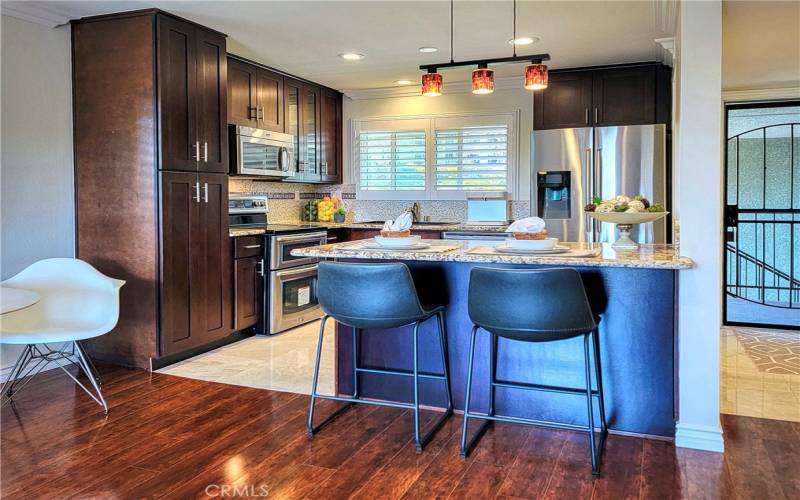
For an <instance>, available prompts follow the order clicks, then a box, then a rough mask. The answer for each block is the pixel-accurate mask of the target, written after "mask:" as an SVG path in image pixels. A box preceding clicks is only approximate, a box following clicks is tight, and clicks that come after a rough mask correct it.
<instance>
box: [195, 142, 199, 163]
mask: <svg viewBox="0 0 800 500" xmlns="http://www.w3.org/2000/svg"><path fill="white" fill-rule="evenodd" d="M194 159H195V160H197V161H200V141H195V143H194Z"/></svg>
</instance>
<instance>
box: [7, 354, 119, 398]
mask: <svg viewBox="0 0 800 500" xmlns="http://www.w3.org/2000/svg"><path fill="white" fill-rule="evenodd" d="M64 360H66V361H69V362H70V363H72V364H73V365H75V366H77V367H78V369H79V370H80V371H83V372H84V373H85V374H86V378H87V379H88V380H89V382H90V384H91V386H92V389H94V391H92V390H90V389H89V388H88V387H86V386H85V385H84V384H83V383H82V382H81V381H80V380H78V379H77V378H76V377H75V376H74V375H73V374H72V373H70V372H69V371H68V370H67V369H66V368H65V367H64V366H63V364H61V363H58V362H59V361H64ZM50 363H58V367H59V368H61V370H62V371H63V372H64V373H66V374H67V376H68V377H69V378H71V379H72V381H73V382H75V383H76V384H78V387H80V388H81V389H83V391H84V392H86V394H88V395H89V397H91V398H92V399H93V400H94V401H95V402H96V403H97V404H99V405H100V406H102V407H103V412H104V413H108V405H107V404H106V400H105V398H103V393H102V392H101V391H100V386H99V385H98V378H97V376H96V375H95V369H94V365H92V364H91V361H89V357H88V356H86V355H85V353H84V352H83V350H82V349H81V347H80V345H78V343H77V341H68V342H64V344H63V345H62V346H61V347H60V348H59V349H53V348H51V347H50V346H49V345H47V344H29V345H27V346H25V349H24V350H23V351H22V354H20V357H19V358H18V359H17V362H16V364H15V365H14V368H13V369H12V371H11V373H10V374H9V377H8V380H6V382H5V383H4V384H3V386H2V389H0V395H1V396H2V398H3V401H2V404H0V406H5V405H6V404H7V403H9V402H10V401H11V400H12V398H13V395H14V394H15V393H17V392H19V391H20V390H22V388H23V387H25V386H26V385H27V384H28V383H29V382H30V381H31V380H32V379H33V378H34V377H35V376H36V375H37V374H38V373H39V372H41V371H42V370H43V369H44V368H45V367H46V366H47V365H49V364H50Z"/></svg>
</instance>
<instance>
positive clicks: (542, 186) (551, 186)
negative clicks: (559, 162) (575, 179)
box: [536, 170, 572, 219]
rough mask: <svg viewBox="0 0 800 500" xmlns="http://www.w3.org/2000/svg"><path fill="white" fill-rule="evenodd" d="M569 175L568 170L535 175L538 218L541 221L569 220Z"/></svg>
mask: <svg viewBox="0 0 800 500" xmlns="http://www.w3.org/2000/svg"><path fill="white" fill-rule="evenodd" d="M570 174H571V172H570V171H568V170H557V171H556V170H551V171H548V172H538V173H537V175H536V186H537V193H536V194H537V199H538V201H539V203H538V205H539V206H538V207H537V208H538V216H539V217H541V218H542V219H569V218H571V217H572V212H571V210H570V198H571V196H570Z"/></svg>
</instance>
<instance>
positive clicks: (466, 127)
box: [352, 113, 517, 200]
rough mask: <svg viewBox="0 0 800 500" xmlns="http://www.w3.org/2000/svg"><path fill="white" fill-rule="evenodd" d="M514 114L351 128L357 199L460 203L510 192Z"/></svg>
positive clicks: (367, 122)
mask: <svg viewBox="0 0 800 500" xmlns="http://www.w3.org/2000/svg"><path fill="white" fill-rule="evenodd" d="M516 121H517V113H507V114H501V115H471V116H448V117H434V118H426V119H419V118H409V119H403V118H397V119H377V120H363V121H356V122H355V123H354V132H355V133H354V136H353V147H352V150H353V151H354V153H355V155H354V158H353V165H355V166H356V167H357V168H356V170H357V171H356V172H355V174H356V175H357V183H356V185H357V190H358V197H359V199H366V200H392V199H394V200H463V199H465V197H466V195H467V194H469V193H470V192H476V191H479V192H486V191H490V192H506V191H511V186H513V178H514V175H515V172H514V165H515V163H516V162H515V159H516V126H515V125H516Z"/></svg>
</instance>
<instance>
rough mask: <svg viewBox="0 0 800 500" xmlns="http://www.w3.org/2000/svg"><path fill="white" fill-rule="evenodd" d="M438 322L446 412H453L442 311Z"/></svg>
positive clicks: (445, 330) (445, 325)
mask: <svg viewBox="0 0 800 500" xmlns="http://www.w3.org/2000/svg"><path fill="white" fill-rule="evenodd" d="M436 316H437V318H438V320H439V342H440V343H441V346H442V368H443V369H444V383H445V387H446V390H447V412H448V413H450V412H452V411H453V390H452V388H451V387H450V360H449V359H447V355H448V352H449V351H448V350H447V322H446V321H445V317H444V311H440V312H439V313H438V314H437V315H436Z"/></svg>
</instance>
